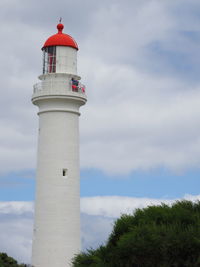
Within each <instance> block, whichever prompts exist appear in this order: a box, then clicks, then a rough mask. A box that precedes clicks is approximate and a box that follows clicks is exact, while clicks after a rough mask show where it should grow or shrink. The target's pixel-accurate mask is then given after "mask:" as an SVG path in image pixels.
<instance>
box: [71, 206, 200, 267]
mask: <svg viewBox="0 0 200 267" xmlns="http://www.w3.org/2000/svg"><path fill="white" fill-rule="evenodd" d="M73 266H74V267H84V266H87V267H197V266H200V202H196V203H194V202H190V201H179V202H176V203H175V204H173V205H172V206H171V207H170V206H168V205H165V204H162V205H160V206H150V207H147V208H144V209H137V210H136V212H135V213H134V215H122V216H121V218H119V219H118V220H117V221H116V222H115V223H114V227H113V231H112V233H111V234H110V236H109V239H108V241H107V243H106V244H105V245H104V246H100V247H99V248H97V249H96V250H93V249H90V250H88V251H87V252H83V253H81V254H79V255H77V256H76V257H75V258H74V260H73Z"/></svg>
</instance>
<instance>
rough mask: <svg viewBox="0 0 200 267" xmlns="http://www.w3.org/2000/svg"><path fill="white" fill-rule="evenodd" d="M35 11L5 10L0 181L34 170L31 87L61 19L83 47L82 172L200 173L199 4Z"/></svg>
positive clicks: (15, 6) (78, 4) (9, 6)
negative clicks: (1, 176) (196, 169)
mask: <svg viewBox="0 0 200 267" xmlns="http://www.w3.org/2000/svg"><path fill="white" fill-rule="evenodd" d="M38 3H39V2H38V1H32V2H27V3H24V4H23V5H21V4H20V1H19V0H15V1H14V2H13V1H12V2H11V1H2V2H1V4H0V5H1V9H0V14H1V16H0V23H1V25H2V27H1V30H0V34H1V50H2V53H1V65H2V70H1V95H2V97H1V98H0V122H1V123H0V162H1V164H0V173H2V172H4V173H5V172H10V171H18V170H22V169H28V168H35V165H36V146H37V145H36V141H37V127H38V126H37V125H38V120H37V116H36V113H37V108H36V107H34V106H33V105H32V104H31V94H32V85H33V84H34V83H35V82H37V76H38V74H40V73H41V69H42V66H41V62H42V60H41V59H42V55H41V52H40V48H41V46H42V44H43V42H44V41H45V39H46V38H47V37H48V36H50V35H51V34H53V33H54V32H55V31H56V29H55V26H56V25H55V24H56V21H57V19H58V17H60V15H61V16H62V17H63V22H64V23H65V31H66V32H67V33H69V34H71V35H72V36H74V37H75V39H76V40H77V42H78V43H79V46H80V51H79V61H78V64H79V66H78V69H79V73H80V75H81V76H82V77H83V83H85V84H86V86H87V94H88V103H87V105H86V106H84V107H82V109H81V112H82V116H81V119H80V122H81V131H80V134H81V167H82V168H97V169H101V170H103V171H104V172H107V173H112V174H113V173H114V174H118V173H121V174H123V173H129V172H131V171H134V170H144V169H145V170H146V169H150V168H157V167H165V168H169V169H171V170H174V171H177V170H178V171H179V170H184V169H188V168H194V167H198V166H199V164H200V161H199V158H200V152H199V149H198V147H199V143H200V140H199V137H198V132H199V130H200V129H199V126H198V125H199V123H198V120H199V119H198V118H199V113H200V108H199V104H198V99H199V97H200V88H199V77H200V76H199V59H200V58H199V53H198V51H199V45H200V37H199V34H198V28H199V27H198V26H197V25H199V23H200V20H199V16H197V15H198V14H197V11H198V10H199V7H200V4H199V2H198V1H192V2H190V3H189V4H188V1H186V0H184V1H183V0H177V1H176V2H173V3H171V2H169V1H168V2H166V1H158V0H152V1H148V2H147V1H144V0H142V1H141V0H140V1H138V0H137V1H130V0H127V1H126V2H125V3H124V2H119V1H118V2H116V1H114V0H112V1H109V3H107V1H105V0H104V1H101V2H98V3H94V2H93V1H91V0H87V1H84V4H83V3H82V1H80V0H77V1H74V2H73V3H72V2H71V1H63V0H60V1H59V2H58V3H57V2H56V3H54V2H51V3H49V2H47V1H43V2H42V3H40V5H38ZM47 6H48V12H44V10H46V7H47ZM63 10H65V11H64V12H63ZM36 14H37V15H36ZM185 18H187V20H186V19H185Z"/></svg>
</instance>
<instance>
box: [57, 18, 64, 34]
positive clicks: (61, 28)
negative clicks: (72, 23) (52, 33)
mask: <svg viewBox="0 0 200 267" xmlns="http://www.w3.org/2000/svg"><path fill="white" fill-rule="evenodd" d="M61 21H62V18H61V17H60V19H59V24H58V25H57V29H58V33H62V30H63V29H64V25H63V24H62V23H61Z"/></svg>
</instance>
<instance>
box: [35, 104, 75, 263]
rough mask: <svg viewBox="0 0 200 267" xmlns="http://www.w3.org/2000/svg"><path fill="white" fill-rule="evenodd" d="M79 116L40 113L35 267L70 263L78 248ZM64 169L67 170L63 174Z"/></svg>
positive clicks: (60, 113)
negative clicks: (65, 174)
mask: <svg viewBox="0 0 200 267" xmlns="http://www.w3.org/2000/svg"><path fill="white" fill-rule="evenodd" d="M50 102H51V103H50ZM50 102H49V101H46V103H42V104H43V105H42V106H43V110H44V109H45V106H46V108H47V109H49V107H50V106H51V108H52V105H53V106H55V105H54V104H53V103H52V100H51V101H50ZM58 103H59V101H57V102H56V105H57V106H58ZM49 104H50V105H49ZM62 104H63V103H62ZM61 109H62V107H61ZM78 118H79V116H78V114H75V113H71V112H67V111H48V112H42V113H41V114H40V115H39V139H38V165H37V188H36V204H35V227H34V238H33V255H32V259H33V260H32V264H33V266H35V267H66V266H70V264H69V263H70V261H71V258H72V257H73V256H74V254H75V253H77V252H78V251H79V249H80V207H79V205H80V204H79V201H80V194H79V129H78V128H79V123H78ZM63 169H67V170H68V174H67V176H65V177H63Z"/></svg>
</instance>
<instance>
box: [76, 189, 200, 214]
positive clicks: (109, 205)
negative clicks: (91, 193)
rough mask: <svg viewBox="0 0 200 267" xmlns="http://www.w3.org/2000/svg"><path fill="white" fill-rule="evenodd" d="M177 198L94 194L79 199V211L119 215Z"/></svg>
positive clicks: (188, 198)
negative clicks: (93, 195)
mask: <svg viewBox="0 0 200 267" xmlns="http://www.w3.org/2000/svg"><path fill="white" fill-rule="evenodd" d="M183 199H187V200H191V201H197V200H200V195H197V196H192V195H189V194H188V195H185V196H184V197H183ZM177 200H179V199H164V198H163V199H156V198H155V199H154V198H134V197H121V196H95V197H84V198H82V199H81V211H82V212H83V213H85V214H88V215H95V216H105V217H111V218H117V217H120V216H121V215H122V214H133V212H134V210H135V209H138V208H139V209H142V208H145V207H147V206H151V205H160V204H161V203H165V204H168V205H170V204H171V203H173V202H174V201H177Z"/></svg>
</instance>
